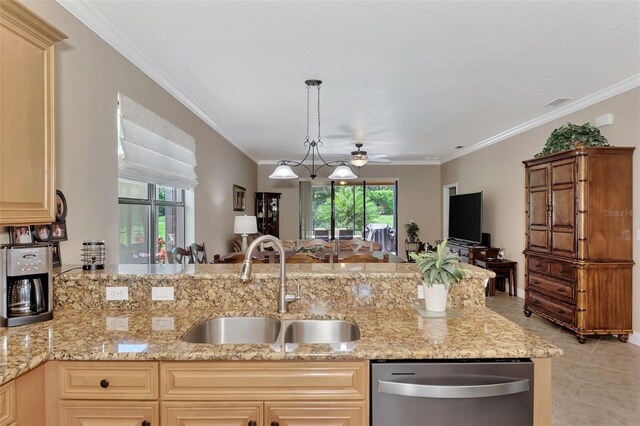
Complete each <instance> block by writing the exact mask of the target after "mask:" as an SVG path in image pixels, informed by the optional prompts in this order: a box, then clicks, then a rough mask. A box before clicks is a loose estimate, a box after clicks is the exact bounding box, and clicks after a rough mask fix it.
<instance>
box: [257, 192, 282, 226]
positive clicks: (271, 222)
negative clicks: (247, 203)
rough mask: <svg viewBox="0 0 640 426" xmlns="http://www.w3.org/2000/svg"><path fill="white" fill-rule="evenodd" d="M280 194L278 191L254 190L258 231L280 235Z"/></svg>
mask: <svg viewBox="0 0 640 426" xmlns="http://www.w3.org/2000/svg"><path fill="white" fill-rule="evenodd" d="M280 195H281V194H280V193H279V192H256V220H257V223H258V232H261V233H262V234H265V235H273V236H274V237H279V236H280Z"/></svg>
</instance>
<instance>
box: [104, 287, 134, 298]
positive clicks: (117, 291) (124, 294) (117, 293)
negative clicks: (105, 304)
mask: <svg viewBox="0 0 640 426" xmlns="http://www.w3.org/2000/svg"><path fill="white" fill-rule="evenodd" d="M107 300H129V287H107Z"/></svg>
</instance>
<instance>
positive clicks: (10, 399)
mask: <svg viewBox="0 0 640 426" xmlns="http://www.w3.org/2000/svg"><path fill="white" fill-rule="evenodd" d="M15 420H16V384H15V382H14V381H11V382H9V383H5V384H4V385H2V386H1V387H0V426H7V425H10V424H12V423H13V422H15Z"/></svg>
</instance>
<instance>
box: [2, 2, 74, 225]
mask: <svg viewBox="0 0 640 426" xmlns="http://www.w3.org/2000/svg"><path fill="white" fill-rule="evenodd" d="M0 14H1V15H2V19H0V51H1V52H2V63H3V66H0V87H1V88H2V89H1V90H0V111H2V124H1V125H0V182H2V185H1V186H0V226H1V225H11V224H13V225H15V224H20V223H43V222H45V223H46V222H52V221H53V219H54V210H53V204H54V202H53V198H54V172H53V169H54V142H53V135H54V127H53V126H54V123H53V108H54V103H53V83H54V79H53V43H54V42H55V41H59V40H61V39H62V38H64V35H63V34H61V33H59V32H58V31H57V30H56V29H55V28H53V27H51V26H49V25H48V24H47V23H45V22H44V21H42V20H40V19H39V18H38V17H36V16H35V15H33V14H32V13H31V12H30V11H28V10H27V9H25V8H24V7H23V6H21V5H20V4H19V3H17V2H4V1H3V2H0Z"/></svg>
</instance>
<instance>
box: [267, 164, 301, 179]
mask: <svg viewBox="0 0 640 426" xmlns="http://www.w3.org/2000/svg"><path fill="white" fill-rule="evenodd" d="M297 178H298V175H297V174H295V173H294V172H293V170H291V167H289V166H287V165H286V164H281V165H279V166H278V167H276V169H275V170H274V171H273V173H271V176H269V179H297Z"/></svg>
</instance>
